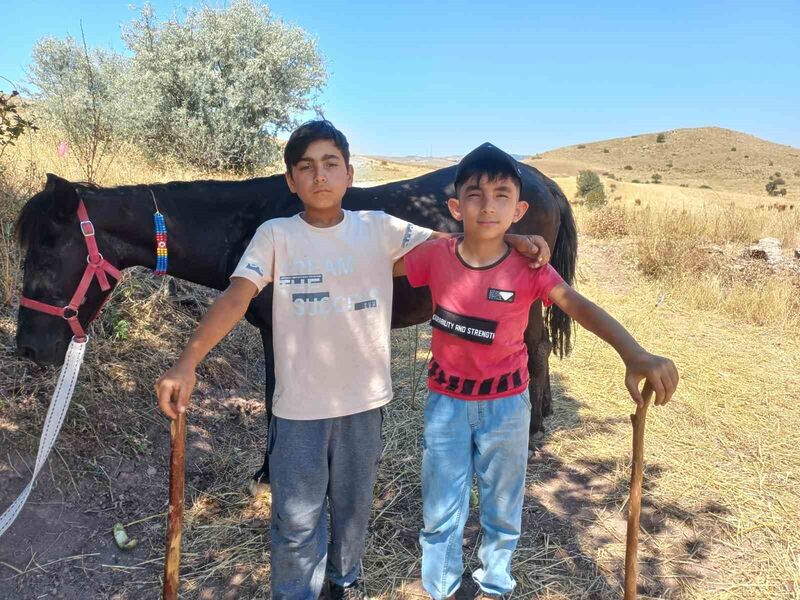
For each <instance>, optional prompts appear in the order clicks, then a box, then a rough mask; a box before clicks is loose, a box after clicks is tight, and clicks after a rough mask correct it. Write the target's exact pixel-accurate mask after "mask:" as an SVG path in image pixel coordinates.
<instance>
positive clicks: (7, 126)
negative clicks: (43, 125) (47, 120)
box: [0, 90, 39, 156]
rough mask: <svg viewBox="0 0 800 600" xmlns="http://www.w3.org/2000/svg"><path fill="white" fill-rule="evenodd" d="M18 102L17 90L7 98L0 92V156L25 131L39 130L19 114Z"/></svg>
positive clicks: (19, 104)
mask: <svg viewBox="0 0 800 600" xmlns="http://www.w3.org/2000/svg"><path fill="white" fill-rule="evenodd" d="M18 101H19V92H17V90H13V91H12V92H11V94H10V95H8V96H7V95H6V94H4V93H3V92H0V156H2V155H3V152H5V149H6V148H7V147H8V146H13V145H14V142H15V141H17V139H18V138H19V137H20V136H21V135H22V134H24V133H25V132H26V131H31V132H33V131H38V129H39V128H38V127H37V126H36V124H35V123H34V122H33V121H32V120H31V119H26V118H24V117H23V116H21V115H20V114H19V108H21V103H19V102H18Z"/></svg>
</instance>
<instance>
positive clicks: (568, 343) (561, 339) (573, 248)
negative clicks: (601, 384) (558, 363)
mask: <svg viewBox="0 0 800 600" xmlns="http://www.w3.org/2000/svg"><path fill="white" fill-rule="evenodd" d="M548 186H549V187H550V191H551V192H552V193H553V196H554V197H555V198H556V200H557V201H558V203H559V208H560V210H561V225H560V226H559V228H558V236H557V237H556V245H555V248H553V254H552V256H551V259H550V263H551V264H552V265H553V268H555V270H556V271H558V272H559V274H560V275H561V277H563V278H564V281H566V282H567V283H568V284H569V285H572V282H573V281H574V280H575V261H576V259H577V256H578V230H577V227H576V226H575V218H574V217H573V215H572V207H571V206H570V205H569V202H568V201H567V197H566V196H565V195H564V192H562V191H561V188H559V187H558V185H557V184H556V183H555V182H553V181H548ZM545 318H546V321H547V327H548V328H549V330H550V341H551V343H552V344H553V351H554V352H555V353H556V354H557V355H558V356H559V358H564V357H565V356H566V355H568V354H569V353H570V352H571V351H572V318H571V317H570V316H569V315H567V314H566V313H565V312H564V311H562V310H561V309H560V308H558V307H557V306H555V305H552V306H550V307H548V309H547V312H546V316H545Z"/></svg>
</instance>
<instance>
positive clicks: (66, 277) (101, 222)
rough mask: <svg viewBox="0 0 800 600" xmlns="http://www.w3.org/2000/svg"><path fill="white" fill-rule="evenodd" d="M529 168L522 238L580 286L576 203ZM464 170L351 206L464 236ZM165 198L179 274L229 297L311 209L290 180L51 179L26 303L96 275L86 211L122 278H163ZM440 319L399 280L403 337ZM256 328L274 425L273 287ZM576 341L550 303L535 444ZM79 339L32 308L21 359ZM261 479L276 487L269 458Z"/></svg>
mask: <svg viewBox="0 0 800 600" xmlns="http://www.w3.org/2000/svg"><path fill="white" fill-rule="evenodd" d="M520 168H521V171H522V179H523V186H522V199H523V200H526V201H527V202H528V203H529V204H530V208H529V210H528V212H527V213H526V215H525V217H524V218H523V219H522V220H521V221H520V222H518V223H516V224H515V225H514V227H513V228H512V232H513V233H525V234H538V235H541V236H543V237H544V238H545V240H547V243H548V244H549V245H550V248H551V249H552V259H551V262H552V264H553V266H554V267H555V268H556V270H558V272H559V273H560V274H561V276H562V277H563V278H564V279H565V280H566V281H567V282H568V283H572V280H573V277H574V273H575V259H576V252H577V234H576V229H575V222H574V219H573V216H572V210H571V208H570V206H569V203H568V202H567V199H566V197H565V196H564V194H563V192H562V191H561V190H560V189H559V187H558V186H557V185H556V184H555V183H554V182H553V181H552V180H550V179H548V178H547V177H545V176H544V175H542V174H541V173H540V172H539V171H538V170H536V169H534V168H533V167H530V166H528V165H525V164H522V163H520ZM454 170H455V167H448V168H445V169H440V170H438V171H434V172H432V173H429V174H427V175H423V176H421V177H417V178H415V179H409V180H405V181H398V182H394V183H388V184H385V185H380V186H377V187H372V188H357V187H354V188H351V189H350V190H348V192H347V194H346V196H345V198H344V203H343V204H344V207H345V208H347V209H350V210H375V209H377V210H384V211H386V212H387V213H389V214H392V215H395V216H397V217H400V218H402V219H405V220H407V221H410V222H412V223H416V224H418V225H422V226H425V227H430V228H432V229H434V230H439V231H457V224H456V222H455V221H454V220H453V219H452V218H451V217H450V215H449V213H448V211H447V207H446V200H447V198H448V197H451V196H452V195H453V193H454V191H453V185H452V181H453V177H454ZM151 192H152V194H151ZM153 195H154V196H155V198H156V199H157V202H158V207H159V209H160V211H161V212H162V213H163V214H164V218H165V221H166V224H167V230H168V234H169V273H170V274H171V275H172V276H174V277H178V278H181V279H185V280H187V281H191V282H193V283H199V284H202V285H205V286H208V287H211V288H215V289H218V290H222V289H225V288H226V287H227V285H228V276H229V275H230V273H231V272H232V271H233V269H234V268H235V266H236V264H237V263H238V260H239V257H240V256H241V255H242V254H243V252H244V250H245V248H246V247H247V244H248V242H249V241H250V238H251V237H252V236H253V234H254V232H255V230H256V228H257V227H258V226H259V225H260V224H261V223H262V222H264V221H266V220H267V219H271V218H275V217H286V216H291V215H294V214H297V213H298V212H300V210H301V209H302V205H301V203H300V200H299V198H298V197H297V196H296V195H294V194H292V193H291V192H290V191H289V188H288V186H287V184H286V181H285V179H284V177H283V176H282V175H275V176H273V177H266V178H257V179H250V180H245V181H192V182H172V183H166V184H154V185H133V186H120V187H114V188H100V187H96V186H91V185H87V184H79V183H71V182H69V181H66V180H65V179H62V178H60V177H57V176H55V175H51V174H48V176H47V183H46V185H45V188H44V190H42V191H41V192H39V193H38V194H36V195H35V196H33V197H32V198H31V199H30V200H29V201H28V202H27V204H26V205H25V206H24V207H23V209H22V211H21V212H20V215H19V218H18V220H17V223H16V233H17V239H18V242H19V244H20V247H21V248H23V249H24V250H25V251H26V257H25V266H24V278H23V289H22V295H23V296H25V297H26V298H30V299H33V300H38V301H40V302H45V303H49V304H53V305H56V306H65V305H66V304H67V303H68V302H69V299H70V297H71V296H72V294H73V292H74V291H75V289H76V287H77V285H78V281H79V280H80V278H81V276H82V274H83V271H84V268H85V266H86V244H85V243H84V238H83V234H82V228H81V226H80V225H79V222H78V221H79V219H78V216H77V214H76V211H77V207H78V203H79V201H80V200H83V202H84V204H85V206H86V208H87V210H88V213H89V217H90V219H91V221H92V222H93V223H94V228H95V231H96V239H97V244H98V246H99V249H100V252H101V253H102V254H103V256H104V257H105V259H106V260H107V261H108V262H109V263H111V264H112V265H114V266H116V267H117V268H118V269H125V268H127V267H132V266H135V265H141V266H145V267H149V268H153V267H154V266H155V252H154V239H155V237H154V230H153V217H152V215H153V212H154V202H153ZM111 284H112V286H113V285H114V284H115V282H114V281H113V280H112V281H111ZM108 293H110V292H103V291H102V290H101V289H100V286H99V285H98V284H97V282H96V281H95V282H93V283H92V285H91V287H90V288H89V290H88V293H87V295H86V298H85V300H84V302H83V304H82V305H81V306H80V308H79V311H78V318H79V320H80V322H81V324H82V325H84V326H86V325H87V324H88V322H89V321H90V320H91V319H92V318H93V316H94V315H95V314H96V311H97V310H98V308H99V307H100V306H101V304H102V302H103V300H104V298H105V297H106V296H107V295H108ZM431 314H432V307H431V297H430V291H429V290H428V288H419V289H415V288H412V287H411V286H410V285H409V284H408V281H407V280H406V279H405V278H404V277H402V278H395V280H394V299H393V305H392V327H407V326H409V325H414V324H418V323H423V322H425V321H427V320H429V319H430V318H431ZM245 318H246V319H247V321H249V322H250V323H251V324H253V325H255V326H256V327H258V329H259V330H260V332H261V338H262V341H263V344H264V357H265V363H266V396H265V399H266V406H267V416H268V418H269V416H271V413H272V410H271V408H272V394H273V391H274V388H275V375H274V354H273V348H272V323H271V319H272V290H271V286H268V288H267V289H266V291H264V292H262V293H261V294H259V295H258V296H257V297H255V298H254V299H253V301H252V302H251V304H250V307H249V309H248V311H247V313H246V315H245ZM548 328H549V335H548V331H547V329H548ZM570 333H571V321H570V319H569V317H567V316H566V315H565V314H564V313H562V312H561V311H560V310H559V309H558V308H556V307H551V308H549V309H548V312H547V319H546V322H545V320H544V319H543V316H542V308H541V305H540V303H538V302H537V303H536V304H535V305H534V306H533V307H532V309H531V312H530V318H529V322H528V328H527V331H526V334H525V343H526V345H527V346H528V352H529V360H528V367H529V370H530V373H531V383H530V396H531V403H532V406H533V411H532V414H531V425H530V427H531V433H536V432H537V431H539V430H540V429H541V427H542V419H543V417H544V416H546V415H548V414H550V412H551V409H550V382H549V367H548V357H549V355H550V353H551V351H552V350H553V348H555V351H556V353H557V354H558V355H559V356H563V355H565V354H566V353H568V352H569V348H570ZM71 336H72V332H71V331H70V328H69V327H68V325H67V322H66V321H65V320H63V319H59V318H58V317H54V316H51V315H47V314H44V313H41V312H37V311H34V310H31V309H29V308H24V307H21V308H20V310H19V315H18V324H17V352H18V354H19V355H21V356H23V357H26V358H29V359H31V360H33V361H35V362H36V363H37V364H50V365H58V364H61V363H62V362H63V360H64V355H65V352H66V348H67V345H68V344H69V340H70V338H71ZM254 478H255V480H256V481H257V482H262V481H264V482H268V481H269V473H268V463H267V460H266V457H265V461H264V466H263V467H262V469H260V470H259V471H258V472H257V473H256V475H255V476H254Z"/></svg>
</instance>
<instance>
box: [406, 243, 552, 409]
mask: <svg viewBox="0 0 800 600" xmlns="http://www.w3.org/2000/svg"><path fill="white" fill-rule="evenodd" d="M458 241H459V239H458V238H450V239H442V240H431V241H428V242H425V243H424V244H421V245H419V246H417V247H416V248H414V249H413V250H412V251H411V252H409V253H408V254H406V255H405V259H404V260H405V267H406V273H407V276H408V281H409V283H410V284H411V285H412V286H414V287H421V286H424V285H427V286H429V287H430V288H431V296H432V297H433V307H434V313H433V318H432V319H431V327H432V328H433V340H432V343H431V350H432V354H433V358H432V359H431V362H430V365H429V366H428V387H429V388H430V389H431V390H433V391H435V392H440V393H442V394H447V395H448V396H453V397H456V398H463V399H465V400H488V399H492V398H500V397H503V396H510V395H512V394H518V393H520V392H522V391H523V390H524V389H525V388H526V387H527V385H528V379H529V376H528V349H527V347H526V346H525V343H524V341H523V336H524V333H525V329H526V328H527V326H528V313H529V311H530V308H531V305H532V304H533V303H534V302H536V300H542V302H543V303H544V305H545V306H548V305H550V304H551V302H550V300H549V299H548V297H547V296H548V294H549V293H550V290H552V289H553V288H554V287H555V286H556V285H557V284H559V283H563V282H564V280H563V279H562V278H561V276H560V275H559V274H558V272H557V271H556V270H555V269H554V268H553V267H552V266H550V265H545V266H544V267H541V268H539V269H531V268H530V266H528V265H529V262H530V261H529V260H528V259H527V258H524V257H523V256H521V255H520V254H518V253H517V252H516V251H514V250H510V249H509V252H508V253H507V254H506V255H505V256H504V257H503V258H501V259H500V260H499V261H497V262H496V263H494V264H493V265H489V266H486V267H481V268H476V267H471V266H469V265H467V264H466V263H465V262H464V261H463V260H462V258H461V256H460V255H459V254H458V250H457V243H458Z"/></svg>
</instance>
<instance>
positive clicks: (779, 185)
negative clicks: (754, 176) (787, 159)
mask: <svg viewBox="0 0 800 600" xmlns="http://www.w3.org/2000/svg"><path fill="white" fill-rule="evenodd" d="M785 186H786V181H784V180H783V179H781V178H780V177H770V178H769V181H768V182H767V185H766V186H765V189H766V190H767V194H769V195H770V196H785V195H786V187H785Z"/></svg>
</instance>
